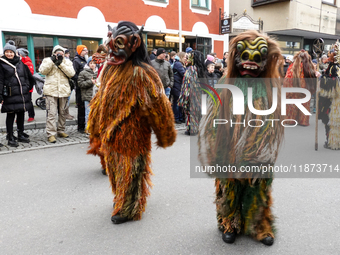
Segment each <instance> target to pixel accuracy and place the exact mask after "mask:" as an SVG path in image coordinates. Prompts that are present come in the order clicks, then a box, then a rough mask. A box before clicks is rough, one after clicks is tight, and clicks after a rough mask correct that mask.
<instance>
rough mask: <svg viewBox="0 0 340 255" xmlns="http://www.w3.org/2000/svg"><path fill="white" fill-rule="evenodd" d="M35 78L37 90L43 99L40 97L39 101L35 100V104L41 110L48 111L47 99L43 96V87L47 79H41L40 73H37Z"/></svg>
mask: <svg viewBox="0 0 340 255" xmlns="http://www.w3.org/2000/svg"><path fill="white" fill-rule="evenodd" d="M33 78H34V79H35V81H36V83H35V90H36V91H37V93H38V94H39V95H41V97H38V98H37V100H35V104H36V105H37V106H38V107H39V108H40V109H41V110H46V97H45V96H44V94H43V87H44V83H45V78H43V77H41V76H40V75H39V74H38V73H35V74H34V75H33Z"/></svg>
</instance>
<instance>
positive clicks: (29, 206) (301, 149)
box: [0, 124, 340, 254]
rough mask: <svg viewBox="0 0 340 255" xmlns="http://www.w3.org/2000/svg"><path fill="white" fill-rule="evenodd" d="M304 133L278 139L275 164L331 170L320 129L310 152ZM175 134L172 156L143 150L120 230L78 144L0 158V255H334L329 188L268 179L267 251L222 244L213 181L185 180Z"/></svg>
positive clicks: (315, 182)
mask: <svg viewBox="0 0 340 255" xmlns="http://www.w3.org/2000/svg"><path fill="white" fill-rule="evenodd" d="M68 128H69V131H71V130H70V129H72V128H73V129H74V127H72V126H70V127H68ZM313 128H314V127H313V124H312V125H311V126H310V127H306V128H304V127H296V128H295V129H293V128H291V129H286V139H285V143H284V146H283V148H282V151H281V154H280V157H279V159H278V164H287V163H291V162H297V163H299V162H301V163H304V162H307V161H308V162H311V161H313V162H315V163H318V162H323V161H329V162H333V163H336V162H339V153H340V151H330V150H326V149H324V148H323V147H322V144H323V141H324V140H323V139H324V138H323V136H322V135H323V132H324V130H323V127H322V126H319V129H320V136H322V137H320V139H319V141H320V142H319V143H320V144H321V146H319V151H317V152H316V151H314V142H313V139H314V136H313ZM29 132H32V133H33V134H34V132H36V135H32V140H34V139H35V138H37V137H39V135H38V133H39V132H40V131H35V130H30V131H29ZM70 133H71V134H72V131H71V132H70ZM76 133H77V132H75V133H74V135H76ZM183 133H184V130H181V131H179V134H178V138H177V141H176V143H175V144H174V145H173V146H172V147H170V148H168V149H166V150H164V149H156V148H155V147H154V148H153V152H152V160H153V164H152V167H153V171H154V174H155V175H154V176H153V178H152V180H153V183H154V188H153V189H152V191H151V196H150V198H149V200H148V206H147V209H146V213H145V214H144V215H143V219H142V220H141V221H138V222H128V223H125V224H122V225H113V224H112V223H111V221H110V216H111V211H112V199H113V196H112V194H111V190H110V185H109V181H108V179H107V177H106V176H103V175H102V174H101V172H100V163H99V158H98V157H94V156H90V155H86V149H87V143H85V142H84V143H80V144H79V143H78V144H76V145H74V144H73V145H72V144H70V145H69V146H55V147H54V148H50V147H49V148H46V147H35V148H37V149H35V150H25V151H16V152H17V153H6V154H3V155H0V162H1V167H0V169H1V170H0V200H1V202H2V206H1V210H0V226H1V228H0V254H339V249H340V244H339V237H340V219H339V217H338V216H339V210H340V197H339V195H338V193H339V181H340V179H338V178H337V179H336V178H328V179H327V178H313V179H312V178H309V179H308V178H305V179H302V178H276V179H275V180H274V184H273V197H274V208H273V211H274V214H275V216H276V217H277V220H276V228H277V234H276V239H275V243H274V245H273V246H272V247H266V246H264V245H263V244H261V243H259V242H256V241H254V240H252V239H251V238H249V237H244V236H241V237H237V239H236V242H235V243H234V244H232V245H228V244H225V243H224V242H223V241H222V239H221V233H220V232H219V231H218V230H217V228H216V219H215V207H214V204H213V201H214V181H213V179H207V178H190V171H189V164H190V161H189V155H190V153H189V144H190V138H189V137H188V136H185V135H184V134H183ZM311 136H312V137H311ZM40 137H41V136H40ZM71 137H72V136H71ZM33 138H34V139H33ZM85 139H86V138H84V141H85ZM1 141H3V140H1ZM155 141H156V140H155V137H153V142H155ZM82 142H83V141H82ZM60 143H62V142H61V141H60ZM55 145H58V144H55ZM64 145H67V144H64ZM339 164H340V162H339Z"/></svg>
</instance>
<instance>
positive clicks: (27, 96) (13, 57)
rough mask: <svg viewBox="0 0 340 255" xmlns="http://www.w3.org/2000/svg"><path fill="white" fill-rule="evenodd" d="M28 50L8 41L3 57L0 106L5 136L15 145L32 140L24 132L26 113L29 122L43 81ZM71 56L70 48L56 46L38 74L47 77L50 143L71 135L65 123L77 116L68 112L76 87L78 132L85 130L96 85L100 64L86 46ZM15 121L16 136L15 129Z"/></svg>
mask: <svg viewBox="0 0 340 255" xmlns="http://www.w3.org/2000/svg"><path fill="white" fill-rule="evenodd" d="M28 53H29V52H28V50H27V49H21V48H20V49H17V48H16V47H15V42H14V41H8V42H7V43H6V45H5V46H4V54H3V55H2V56H1V57H0V105H1V112H2V113H6V114H7V115H6V130H7V136H6V139H7V140H8V145H9V146H12V147H17V146H18V145H19V144H18V142H23V143H29V142H30V139H29V135H28V134H26V133H25V132H24V116H25V112H26V111H28V113H29V118H28V121H29V122H30V121H33V120H34V115H35V114H34V107H33V103H32V92H33V87H34V85H35V84H36V83H37V82H38V81H37V80H39V81H41V77H40V76H39V75H38V77H37V76H36V74H35V75H34V76H33V73H34V68H33V63H32V61H31V59H30V58H29V57H28ZM69 55H70V54H69V50H68V49H65V48H63V47H62V46H60V45H56V46H55V47H54V48H53V50H52V52H51V56H50V57H46V58H44V60H43V61H42V63H41V65H40V67H39V74H40V75H41V76H43V77H44V79H45V80H44V85H43V94H44V97H45V100H46V133H47V139H48V141H49V142H50V143H55V142H56V137H59V138H67V137H68V134H66V133H65V125H66V119H73V118H74V116H71V115H70V114H69V103H70V96H71V93H72V91H73V90H75V93H76V107H77V109H78V114H77V124H78V132H81V133H86V123H87V118H88V114H89V111H90V109H89V102H90V101H91V99H92V96H93V91H94V87H95V86H96V84H97V73H98V69H97V68H98V66H97V64H96V63H95V62H94V61H92V58H91V57H88V50H87V48H86V46H85V45H78V46H77V48H76V56H75V57H74V59H73V61H71V60H70V59H69ZM15 120H16V123H17V131H18V132H17V133H18V135H17V136H15V135H14V130H13V125H14V121H15ZM1 146H2V144H1V143H0V147H1Z"/></svg>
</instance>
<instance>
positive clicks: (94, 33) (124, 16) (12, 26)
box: [0, 0, 229, 70]
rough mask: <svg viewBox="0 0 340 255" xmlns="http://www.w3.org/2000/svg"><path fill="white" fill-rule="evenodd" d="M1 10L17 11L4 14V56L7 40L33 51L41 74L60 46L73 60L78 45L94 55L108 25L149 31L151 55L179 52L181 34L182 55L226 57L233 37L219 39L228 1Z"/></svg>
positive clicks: (18, 3)
mask: <svg viewBox="0 0 340 255" xmlns="http://www.w3.org/2000/svg"><path fill="white" fill-rule="evenodd" d="M179 2H181V12H179ZM1 5H2V9H3V10H13V11H8V12H7V11H5V12H3V13H2V14H1V15H0V33H1V37H0V52H1V53H2V51H3V50H2V49H3V46H4V45H5V43H6V42H7V41H8V40H14V41H15V42H16V46H17V47H18V48H19V47H20V48H27V49H28V50H29V52H30V54H29V56H30V58H31V59H32V61H33V63H34V65H35V69H36V70H38V68H39V65H40V63H41V62H42V60H43V59H44V58H45V57H48V56H50V55H51V52H52V49H53V47H54V46H55V45H57V44H59V45H62V46H63V47H65V48H67V49H69V50H70V52H71V58H72V57H74V55H75V49H76V46H77V45H79V44H84V45H86V46H87V47H88V49H89V54H92V53H93V52H94V51H95V50H96V49H97V47H98V45H99V44H100V43H102V42H103V40H104V39H105V38H106V35H107V31H108V30H107V26H108V25H110V26H111V27H113V26H115V25H116V24H117V23H118V22H119V21H121V20H129V21H132V22H134V23H135V24H136V25H137V26H139V27H140V26H142V25H144V26H145V29H144V34H143V37H144V41H145V43H146V45H147V48H148V50H149V51H151V50H152V49H153V48H159V47H162V48H165V49H166V50H167V51H172V50H175V51H178V50H179V31H180V29H181V34H182V37H183V39H182V50H183V51H185V48H186V47H188V46H190V47H192V48H193V49H197V50H200V51H201V52H203V53H204V54H208V53H210V52H216V53H217V56H218V57H219V58H222V55H223V52H224V51H227V50H228V43H229V38H228V35H219V8H221V9H222V11H226V10H228V1H226V0H182V1H179V0H115V1H112V0H72V1H61V2H58V3H56V2H53V1H42V0H25V1H24V0H11V1H1ZM13 7H15V8H13ZM14 11H15V15H13V12H14ZM180 16H181V20H182V24H181V26H180V24H179V20H180Z"/></svg>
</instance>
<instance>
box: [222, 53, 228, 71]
mask: <svg viewBox="0 0 340 255" xmlns="http://www.w3.org/2000/svg"><path fill="white" fill-rule="evenodd" d="M228 55H229V52H228V51H226V52H224V53H223V60H222V64H223V68H226V67H227V63H228Z"/></svg>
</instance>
